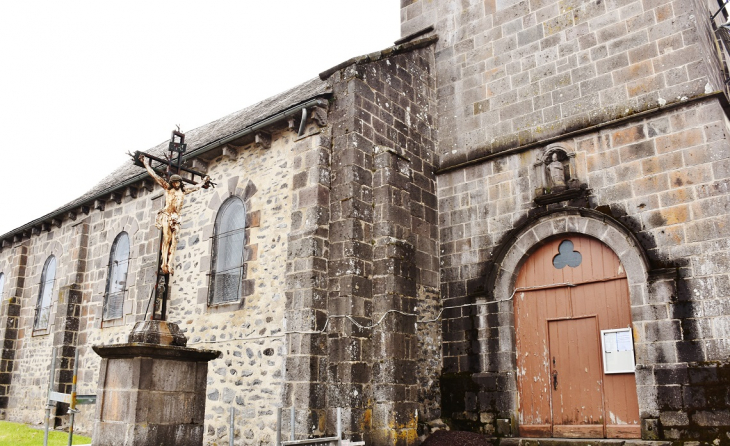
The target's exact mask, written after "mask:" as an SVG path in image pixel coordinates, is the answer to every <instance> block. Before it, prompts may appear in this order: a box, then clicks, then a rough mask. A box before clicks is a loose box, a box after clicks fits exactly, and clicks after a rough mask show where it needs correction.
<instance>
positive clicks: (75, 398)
mask: <svg viewBox="0 0 730 446" xmlns="http://www.w3.org/2000/svg"><path fill="white" fill-rule="evenodd" d="M78 371H79V349H78V347H77V348H76V354H75V355H74V374H73V378H72V381H71V393H61V392H56V391H55V390H53V381H54V379H55V376H56V349H55V348H54V349H53V359H52V360H51V374H50V376H49V378H48V404H46V420H45V422H46V426H45V432H44V434H43V446H48V428H49V424H50V420H51V409H53V407H55V404H54V403H56V402H59V403H66V404H68V405H69V406H70V407H69V409H68V413H69V414H70V415H71V420H70V422H71V423H70V426H69V428H68V446H71V443H72V442H73V436H74V415H75V414H76V413H77V412H78V410H77V409H76V406H79V405H83V404H96V394H91V395H76V377H77V376H78Z"/></svg>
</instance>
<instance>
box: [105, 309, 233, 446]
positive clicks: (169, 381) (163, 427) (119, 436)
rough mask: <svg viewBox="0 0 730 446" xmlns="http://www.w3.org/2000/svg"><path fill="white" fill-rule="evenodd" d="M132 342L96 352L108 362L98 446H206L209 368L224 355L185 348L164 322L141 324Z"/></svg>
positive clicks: (173, 327)
mask: <svg viewBox="0 0 730 446" xmlns="http://www.w3.org/2000/svg"><path fill="white" fill-rule="evenodd" d="M178 335H179V336H178ZM180 338H182V340H183V346H180V345H174V343H175V342H180ZM138 339H142V340H147V341H155V339H156V343H151V342H135V340H138ZM129 341H130V342H129V343H128V344H118V345H97V346H94V347H93V349H94V351H95V352H96V353H97V354H98V355H99V356H101V358H102V361H101V367H100V370H99V389H98V391H97V402H96V418H95V422H94V432H93V444H94V446H107V445H109V446H111V445H114V446H118V445H125V446H127V445H129V446H132V445H134V446H153V445H154V446H158V445H173V444H174V445H179V446H200V445H202V444H203V433H204V430H203V427H204V425H203V422H204V418H205V388H206V381H207V377H208V362H209V361H211V360H213V359H215V358H217V357H219V356H220V352H219V351H215V350H198V349H193V348H186V347H184V345H185V344H186V342H187V340H186V339H185V337H184V336H183V335H182V333H180V330H179V328H178V327H177V325H176V324H172V323H166V322H164V321H145V322H141V323H138V324H137V325H135V328H134V330H133V331H132V333H131V334H130V335H129ZM161 343H166V344H167V345H164V344H163V345H161Z"/></svg>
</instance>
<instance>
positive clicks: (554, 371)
mask: <svg viewBox="0 0 730 446" xmlns="http://www.w3.org/2000/svg"><path fill="white" fill-rule="evenodd" d="M553 390H558V371H557V370H553Z"/></svg>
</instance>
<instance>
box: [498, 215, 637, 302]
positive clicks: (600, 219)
mask: <svg viewBox="0 0 730 446" xmlns="http://www.w3.org/2000/svg"><path fill="white" fill-rule="evenodd" d="M569 233H574V234H583V235H588V236H591V237H594V238H596V239H598V240H600V241H601V242H603V243H604V244H606V245H607V246H608V247H609V248H611V250H613V252H615V253H616V255H617V256H618V258H619V259H620V260H621V263H622V264H623V266H624V269H625V270H626V276H627V278H628V282H629V289H630V294H631V302H632V305H633V304H634V303H635V302H642V301H643V300H644V295H645V293H646V284H647V279H648V273H649V263H648V260H647V258H646V256H645V254H644V252H643V250H642V248H641V246H640V245H639V243H638V241H637V240H636V238H635V237H634V235H633V234H632V233H631V232H629V231H628V230H627V229H626V228H624V227H623V225H621V224H620V223H618V222H617V221H615V220H614V219H612V218H610V217H608V216H607V215H605V214H601V213H600V212H597V211H593V210H590V209H568V210H566V209H561V210H560V211H558V212H552V213H548V214H545V215H542V216H540V217H537V218H534V219H532V220H531V221H530V222H528V223H526V224H525V225H523V226H522V227H520V228H517V229H516V230H515V231H513V233H512V235H511V237H510V238H509V241H508V242H506V243H505V244H504V245H503V247H502V249H500V251H499V252H498V253H497V254H496V256H495V260H494V262H493V265H494V266H493V269H492V271H491V273H490V274H489V276H488V277H487V287H486V289H487V290H488V291H489V292H491V296H489V299H488V300H492V299H493V300H504V299H509V297H510V296H511V294H512V291H513V289H514V284H515V280H516V279H517V272H518V271H519V270H520V267H521V266H522V263H524V261H525V259H526V258H527V257H528V256H529V254H530V253H532V252H533V251H535V250H536V249H537V248H539V247H540V246H542V244H543V243H544V242H545V241H546V240H548V239H550V238H552V237H556V236H559V235H561V234H569Z"/></svg>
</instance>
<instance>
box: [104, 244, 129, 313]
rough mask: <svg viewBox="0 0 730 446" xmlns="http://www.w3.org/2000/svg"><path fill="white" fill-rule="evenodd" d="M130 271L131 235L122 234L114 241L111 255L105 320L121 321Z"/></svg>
mask: <svg viewBox="0 0 730 446" xmlns="http://www.w3.org/2000/svg"><path fill="white" fill-rule="evenodd" d="M128 270H129V235H128V234H127V233H126V232H121V233H119V235H117V238H116V239H114V243H113V244H112V250H111V253H110V254H109V268H108V274H107V281H106V293H105V294H104V320H110V319H119V318H121V317H122V315H123V314H122V313H123V311H124V293H125V292H126V290H127V272H128Z"/></svg>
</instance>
